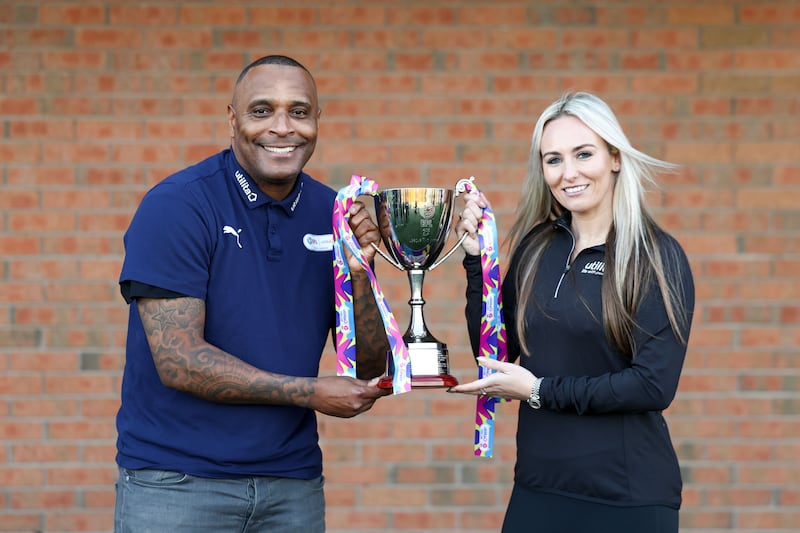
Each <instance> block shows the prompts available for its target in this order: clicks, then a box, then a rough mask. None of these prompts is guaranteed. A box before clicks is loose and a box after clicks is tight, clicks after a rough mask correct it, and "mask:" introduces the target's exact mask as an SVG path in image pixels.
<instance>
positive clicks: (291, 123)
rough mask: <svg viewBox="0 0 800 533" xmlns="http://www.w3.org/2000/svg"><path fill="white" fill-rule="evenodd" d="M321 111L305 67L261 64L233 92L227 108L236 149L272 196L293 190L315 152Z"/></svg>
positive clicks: (265, 190) (280, 196) (238, 158)
mask: <svg viewBox="0 0 800 533" xmlns="http://www.w3.org/2000/svg"><path fill="white" fill-rule="evenodd" d="M319 115H320V109H319V104H318V102H317V90H316V87H315V86H314V81H313V80H312V79H311V76H310V75H309V74H308V73H307V72H306V71H304V70H303V69H301V68H297V67H292V66H286V65H260V66H257V67H254V68H253V69H251V70H250V71H249V72H248V73H247V74H246V75H245V77H244V78H243V79H242V80H241V81H240V82H239V85H238V86H237V87H236V89H235V90H234V93H233V101H232V102H231V104H230V105H229V106H228V123H229V125H230V130H231V146H232V148H233V152H234V154H236V159H237V160H238V161H239V163H240V164H241V165H242V167H243V168H244V169H245V171H247V173H248V174H249V175H250V177H251V178H253V180H255V181H256V183H258V185H259V187H260V188H261V189H262V190H263V191H264V192H266V193H267V194H269V195H270V196H272V197H273V198H275V199H277V200H281V199H283V198H284V197H285V196H286V195H288V194H289V192H291V189H292V187H293V186H294V182H295V179H296V178H297V176H298V174H299V173H300V171H301V170H302V169H303V167H304V166H305V164H306V162H308V160H309V159H310V158H311V155H312V154H313V153H314V147H315V146H316V144H317V130H318V129H319Z"/></svg>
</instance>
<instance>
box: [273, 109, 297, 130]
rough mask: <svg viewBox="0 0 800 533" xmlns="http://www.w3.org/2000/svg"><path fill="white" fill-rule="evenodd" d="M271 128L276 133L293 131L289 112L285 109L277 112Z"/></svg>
mask: <svg viewBox="0 0 800 533" xmlns="http://www.w3.org/2000/svg"><path fill="white" fill-rule="evenodd" d="M270 130H271V131H272V132H274V133H275V134H276V135H282V136H283V135H288V134H290V133H291V132H292V120H291V118H289V114H288V113H285V112H283V111H278V112H277V113H275V116H273V117H272V122H271V123H270Z"/></svg>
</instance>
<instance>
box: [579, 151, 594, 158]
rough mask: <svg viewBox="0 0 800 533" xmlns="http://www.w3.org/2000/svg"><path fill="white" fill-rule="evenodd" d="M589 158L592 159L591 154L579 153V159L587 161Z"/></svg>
mask: <svg viewBox="0 0 800 533" xmlns="http://www.w3.org/2000/svg"><path fill="white" fill-rule="evenodd" d="M589 157H592V153H591V152H578V159H587V158H589Z"/></svg>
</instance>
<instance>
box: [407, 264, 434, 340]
mask: <svg viewBox="0 0 800 533" xmlns="http://www.w3.org/2000/svg"><path fill="white" fill-rule="evenodd" d="M424 280H425V271H424V270H409V271H408V283H409V285H410V286H411V299H410V300H409V301H408V305H410V306H411V320H410V322H409V325H408V331H406V334H405V335H404V336H403V338H404V339H405V340H406V344H408V342H409V341H410V342H437V341H436V339H434V338H433V337H432V336H431V334H430V333H428V328H427V326H426V325H425V317H424V315H423V313H422V307H423V306H424V305H425V300H424V299H423V298H422V284H423V282H424Z"/></svg>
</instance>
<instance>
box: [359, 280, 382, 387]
mask: <svg viewBox="0 0 800 533" xmlns="http://www.w3.org/2000/svg"><path fill="white" fill-rule="evenodd" d="M352 283H353V307H354V311H355V313H354V314H355V322H356V324H355V326H356V370H357V373H358V377H359V378H361V379H370V378H374V377H378V376H381V375H383V373H384V372H385V371H386V353H387V351H388V350H389V341H388V340H387V338H386V329H385V328H384V325H383V320H382V319H381V314H380V311H379V310H378V305H377V304H376V303H375V296H374V294H373V293H372V288H371V287H370V285H369V279H368V278H367V276H366V275H362V276H356V275H354V276H353V278H352Z"/></svg>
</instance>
